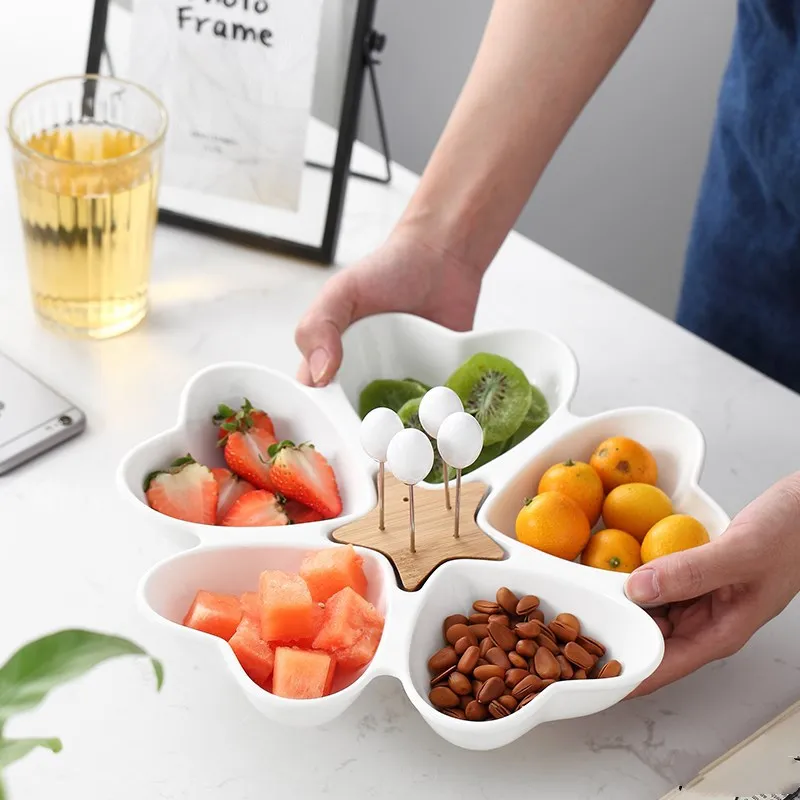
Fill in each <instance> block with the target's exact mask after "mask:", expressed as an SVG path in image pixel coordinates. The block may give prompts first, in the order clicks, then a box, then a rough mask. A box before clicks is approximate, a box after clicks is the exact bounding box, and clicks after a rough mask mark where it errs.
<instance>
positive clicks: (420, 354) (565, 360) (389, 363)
mask: <svg viewBox="0 0 800 800" xmlns="http://www.w3.org/2000/svg"><path fill="white" fill-rule="evenodd" d="M476 353H492V354H496V355H500V356H503V357H505V358H508V359H510V360H511V361H513V362H514V363H515V364H516V365H517V366H518V367H519V368H520V369H521V370H522V371H523V372H524V373H525V375H526V377H527V378H528V380H529V381H530V382H531V383H533V384H535V385H536V386H538V388H539V389H540V390H541V391H542V393H543V394H544V396H545V398H546V399H547V403H548V406H549V408H550V413H551V416H552V415H554V414H555V413H556V412H557V411H558V410H559V409H562V408H564V407H566V405H567V404H568V403H569V402H570V400H571V399H572V396H573V395H574V393H575V388H576V386H577V381H578V367H577V362H576V360H575V357H574V355H573V354H572V351H571V350H570V349H569V348H568V347H567V345H566V344H564V343H563V342H562V341H560V340H559V339H556V338H555V337H553V336H551V335H549V334H546V333H542V332H540V331H536V330H526V329H509V330H493V331H486V332H481V331H473V332H470V333H456V332H454V331H451V330H448V329H447V328H443V327H441V326H440V325H436V324H434V323H433V322H429V321H428V320H425V319H422V318H420V317H415V316H410V315H407V314H378V315H375V316H372V317H367V318H365V319H363V320H361V321H359V322H357V323H356V324H355V325H353V326H352V327H351V328H350V329H349V330H348V331H347V332H346V334H345V336H344V359H343V361H342V366H341V368H340V370H339V375H338V382H339V384H340V385H341V387H342V389H343V390H344V393H345V395H346V396H347V399H348V400H349V401H350V403H351V404H352V407H353V408H354V409H357V408H358V403H359V396H360V394H361V391H362V389H363V388H364V387H365V386H366V385H367V384H368V383H370V381H373V380H376V379H378V378H393V379H403V378H413V379H415V380H417V381H420V382H422V383H424V384H427V385H430V386H436V385H439V384H443V383H444V382H445V381H446V380H447V378H448V377H449V376H450V375H451V374H452V373H453V372H454V371H455V370H456V369H457V368H458V367H459V366H461V364H462V363H463V362H464V361H466V360H467V359H468V358H469V357H470V356H473V355H475V354H476ZM545 427H546V426H542V429H544V428H545ZM537 433H538V432H537ZM518 447H519V445H518V446H517V447H515V448H513V449H511V450H509V451H507V452H506V453H505V454H503V455H502V456H500V457H499V459H503V460H504V459H505V458H506V456H507V455H508V453H511V452H514V451H515V450H517V449H518ZM499 459H495V460H494V462H492V463H497V461H498V460H499ZM476 474H477V470H476Z"/></svg>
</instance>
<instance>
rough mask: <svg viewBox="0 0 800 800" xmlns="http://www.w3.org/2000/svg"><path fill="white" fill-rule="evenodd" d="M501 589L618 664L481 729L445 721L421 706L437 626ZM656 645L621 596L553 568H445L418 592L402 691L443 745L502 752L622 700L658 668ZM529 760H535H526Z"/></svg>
mask: <svg viewBox="0 0 800 800" xmlns="http://www.w3.org/2000/svg"><path fill="white" fill-rule="evenodd" d="M502 586H505V587H507V588H509V589H511V591H513V592H514V593H516V594H517V596H518V597H521V596H522V595H525V594H534V595H536V596H537V597H539V599H540V601H541V605H540V606H539V608H540V609H541V610H542V611H543V612H544V614H545V617H546V619H547V620H548V621H549V620H551V619H552V618H553V617H554V616H555V615H556V614H560V613H565V612H568V613H571V614H574V615H576V616H577V617H578V619H579V620H580V623H581V629H582V632H584V633H586V634H587V635H588V636H590V637H592V638H593V639H595V640H597V641H599V642H601V643H603V644H604V645H605V647H606V649H607V654H606V658H613V659H617V660H618V661H620V662H621V663H622V673H621V675H620V676H619V677H616V678H602V679H593V680H582V681H581V680H579V681H559V682H557V683H555V684H553V685H551V686H548V687H547V688H546V689H545V690H544V691H543V692H541V693H540V694H539V695H538V696H537V697H536V699H535V700H533V701H532V702H530V703H529V704H527V705H526V706H525V707H524V708H522V709H520V710H519V711H516V712H514V713H513V714H511V715H509V716H508V717H505V718H502V719H499V720H495V719H490V720H486V721H483V722H470V721H465V720H458V719H453V718H451V717H448V716H446V715H445V714H443V713H441V712H440V711H437V710H436V709H435V708H434V707H433V706H432V705H431V703H430V701H429V700H428V694H429V691H430V673H429V671H428V667H427V662H428V659H429V658H430V656H431V655H433V653H434V652H435V651H436V650H438V649H439V648H440V647H442V646H443V639H442V622H443V621H444V619H445V618H446V617H447V616H449V615H450V614H469V613H471V608H472V603H473V602H474V601H476V600H494V599H495V595H496V592H497V590H498V589H499V588H500V587H502ZM663 652H664V640H663V637H662V636H661V632H660V631H659V629H658V626H657V625H656V624H655V622H654V621H653V620H652V619H651V618H650V617H649V616H648V615H647V613H646V612H644V611H643V610H642V609H640V608H638V607H637V606H635V605H633V604H632V603H631V602H629V601H628V600H627V599H626V598H625V597H624V595H623V594H622V592H621V591H619V590H617V591H609V587H608V584H606V583H604V582H596V581H594V580H592V579H591V576H589V577H587V579H586V580H583V581H581V582H579V583H577V582H576V581H575V580H574V574H573V573H571V572H568V571H565V570H563V569H562V568H560V566H559V565H558V564H557V563H552V562H543V561H541V560H539V559H535V558H530V557H527V556H526V554H524V553H520V554H517V555H516V556H515V557H514V559H513V560H511V561H504V562H478V561H452V562H449V563H447V564H445V565H443V566H442V567H440V568H439V569H438V570H437V571H436V572H435V573H434V574H433V576H432V577H431V578H430V580H429V581H428V583H427V584H426V585H425V587H424V588H423V589H422V590H421V592H420V605H419V613H418V616H417V618H416V622H415V624H414V627H413V631H412V633H411V636H410V642H409V644H408V653H409V656H408V674H407V675H406V676H405V677H404V686H405V688H406V691H407V693H408V695H409V698H410V699H411V701H412V703H413V704H414V705H415V706H416V708H417V709H418V710H419V712H420V713H421V714H422V716H423V717H424V718H425V720H426V722H427V723H428V724H429V725H430V726H431V727H432V728H433V729H434V730H435V731H436V732H437V733H438V734H439V735H440V736H442V737H443V738H445V739H447V740H448V741H449V742H451V743H453V744H455V745H458V746H459V747H464V748H467V749H470V750H491V749H493V748H497V747H502V746H504V745H506V744H508V743H510V742H512V741H514V740H515V739H517V738H519V737H520V736H522V735H523V734H525V733H527V732H528V731H530V730H531V729H532V728H534V727H536V726H537V725H540V724H541V723H543V722H548V721H551V720H558V719H568V718H571V717H580V716H586V715H588V714H593V713H596V712H598V711H601V710H603V709H605V708H608V707H610V706H612V705H614V704H615V703H617V702H619V701H620V700H622V699H623V698H624V697H626V696H627V695H628V694H629V693H630V692H631V691H632V690H633V689H634V688H636V686H638V685H639V684H640V683H641V682H642V681H643V680H644V679H645V678H647V677H648V676H649V675H651V674H652V673H653V672H654V671H655V669H656V667H657V666H658V665H659V663H660V662H661V658H662V656H663ZM533 758H534V759H535V754H534V755H533Z"/></svg>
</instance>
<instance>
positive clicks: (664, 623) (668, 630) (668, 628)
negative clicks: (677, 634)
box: [653, 617, 672, 639]
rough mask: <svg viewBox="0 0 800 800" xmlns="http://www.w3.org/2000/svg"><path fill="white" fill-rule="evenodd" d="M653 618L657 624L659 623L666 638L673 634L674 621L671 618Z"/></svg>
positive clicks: (659, 627)
mask: <svg viewBox="0 0 800 800" xmlns="http://www.w3.org/2000/svg"><path fill="white" fill-rule="evenodd" d="M653 619H654V621H655V623H656V625H658V629H659V630H660V631H661V635H662V636H663V637H664V638H665V639H669V637H670V636H672V623H671V622H670V621H669V619H667V617H654V618H653Z"/></svg>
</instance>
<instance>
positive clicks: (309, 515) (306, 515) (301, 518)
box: [284, 500, 325, 525]
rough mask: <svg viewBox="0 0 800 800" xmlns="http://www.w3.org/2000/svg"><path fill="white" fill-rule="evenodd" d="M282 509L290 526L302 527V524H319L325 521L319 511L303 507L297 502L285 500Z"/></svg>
mask: <svg viewBox="0 0 800 800" xmlns="http://www.w3.org/2000/svg"><path fill="white" fill-rule="evenodd" d="M284 509H285V511H286V516H287V517H289V522H291V523H292V525H302V524H303V523H304V522H319V521H320V520H321V519H325V517H323V516H322V514H320V513H319V511H315V510H314V509H313V508H309V507H308V506H304V505H303V504H302V503H298V502H297V500H287V501H286V503H285V505H284Z"/></svg>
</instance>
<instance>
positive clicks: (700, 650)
mask: <svg viewBox="0 0 800 800" xmlns="http://www.w3.org/2000/svg"><path fill="white" fill-rule="evenodd" d="M717 657H718V656H716V655H714V653H713V651H712V650H711V648H710V646H709V645H708V644H707V643H705V642H704V641H703V640H702V639H701V640H700V641H697V640H696V639H684V638H682V637H676V636H673V637H671V638H669V639H667V640H666V642H665V647H664V658H663V660H662V661H661V664H660V665H659V667H658V669H657V670H656V671H655V672H654V673H653V674H652V675H651V676H650V677H649V678H646V679H645V680H644V682H643V683H641V684H639V686H637V687H636V689H634V690H633V691H632V692H631V693H630V694H629V695H628V697H642V696H644V695H647V694H651V693H652V692H655V691H656V689H660V688H661V687H662V686H666V685H667V684H670V683H673V682H674V681H677V680H680V679H681V678H683V677H685V676H686V675H689V674H690V673H692V672H694V671H695V670H697V669H699V668H700V667H702V666H703V665H704V664H707V663H708V662H709V661H713V660H715V659H716V658H717Z"/></svg>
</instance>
